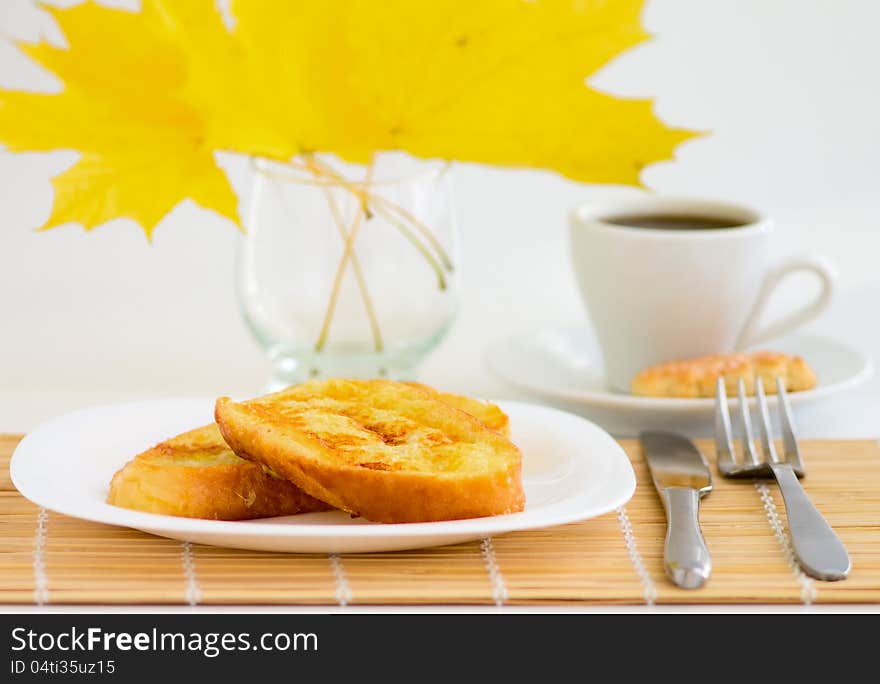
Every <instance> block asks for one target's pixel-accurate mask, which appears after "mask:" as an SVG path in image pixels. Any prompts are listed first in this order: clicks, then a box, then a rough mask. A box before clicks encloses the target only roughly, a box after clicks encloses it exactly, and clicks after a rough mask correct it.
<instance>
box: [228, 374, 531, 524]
mask: <svg viewBox="0 0 880 684" xmlns="http://www.w3.org/2000/svg"><path fill="white" fill-rule="evenodd" d="M215 418H216V420H217V424H218V425H219V426H220V430H221V432H222V433H223V437H224V438H225V440H226V442H227V443H228V444H229V445H230V447H232V449H233V450H234V451H235V452H236V453H237V454H238V455H240V456H241V457H242V458H246V459H248V460H252V461H255V462H258V463H262V464H263V465H266V466H268V467H269V468H271V469H272V470H273V471H274V472H277V473H278V474H280V475H282V476H283V477H286V478H287V479H289V480H290V481H291V482H293V483H295V484H296V485H297V486H299V487H301V488H302V489H303V491H305V492H307V493H308V494H310V495H312V496H314V497H315V498H318V499H321V500H322V501H326V502H327V503H329V504H331V505H333V506H334V507H336V508H341V509H342V510H345V511H348V512H349V513H351V514H353V515H360V516H363V517H364V518H367V519H368V520H372V521H376V522H390V523H400V522H425V521H433V520H451V519H457V518H473V517H482V516H487V515H498V514H503V513H512V512H515V511H520V510H522V508H523V506H524V505H525V495H524V493H523V489H522V483H521V469H522V457H521V455H520V452H519V450H518V449H517V448H516V447H515V446H514V445H513V444H512V443H511V442H510V441H509V440H508V439H507V438H506V437H504V436H503V435H501V434H500V433H498V432H496V431H495V430H492V429H490V428H488V427H486V425H484V424H483V423H482V422H481V421H480V420H478V419H477V418H475V417H474V416H472V415H471V414H469V413H467V412H465V411H462V410H461V409H458V408H455V407H454V406H451V405H450V404H448V403H446V402H444V401H442V400H440V399H439V398H438V397H437V395H436V392H432V391H430V390H429V389H424V388H421V387H414V386H412V385H409V384H406V383H401V382H394V381H391V380H323V381H312V382H308V383H305V384H303V385H298V386H295V387H290V388H288V389H286V390H283V391H281V392H277V393H275V394H270V395H268V396H265V397H261V398H259V399H254V400H251V401H246V402H241V403H238V402H234V401H232V400H231V399H228V398H226V397H222V398H220V399H218V400H217V406H216V411H215Z"/></svg>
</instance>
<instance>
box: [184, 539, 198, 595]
mask: <svg viewBox="0 0 880 684" xmlns="http://www.w3.org/2000/svg"><path fill="white" fill-rule="evenodd" d="M181 563H182V565H183V578H184V579H185V580H186V589H185V590H184V592H183V598H184V599H185V600H186V602H187V603H188V604H189V605H191V606H197V605H199V602H201V600H202V589H201V587H200V586H199V578H198V577H196V556H195V553H194V552H193V547H192V542H183V544H182V553H181Z"/></svg>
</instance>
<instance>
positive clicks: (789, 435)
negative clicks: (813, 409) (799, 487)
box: [776, 378, 805, 477]
mask: <svg viewBox="0 0 880 684" xmlns="http://www.w3.org/2000/svg"><path fill="white" fill-rule="evenodd" d="M776 394H777V395H778V397H779V424H780V426H781V428H782V443H783V446H784V447H785V460H786V462H787V463H790V464H791V466H792V467H793V468H794V470H795V472H796V473H797V474H798V475H800V476H801V477H803V475H804V472H805V471H804V463H803V461H801V450H800V448H799V447H798V443H797V439H796V438H795V436H794V418H793V417H792V415H791V405H790V404H789V403H788V392H786V391H785V382H784V381H783V379H782V378H776Z"/></svg>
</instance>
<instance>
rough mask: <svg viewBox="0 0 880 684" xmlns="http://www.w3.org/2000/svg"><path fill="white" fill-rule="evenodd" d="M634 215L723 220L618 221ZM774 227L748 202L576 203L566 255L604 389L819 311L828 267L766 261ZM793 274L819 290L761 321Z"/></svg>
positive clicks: (758, 337) (828, 286) (761, 336)
mask: <svg viewBox="0 0 880 684" xmlns="http://www.w3.org/2000/svg"><path fill="white" fill-rule="evenodd" d="M637 216H641V217H645V216H653V217H663V216H666V217H694V218H700V219H706V218H709V219H713V220H715V221H717V222H719V223H721V224H727V225H728V226H729V227H718V228H715V227H713V228H692V229H674V228H668V227H667V228H656V227H633V226H631V225H620V224H621V222H622V221H623V219H625V218H626V217H637ZM612 220H614V221H616V223H612V222H610V221H612ZM772 228H773V223H772V221H771V219H769V218H767V217H765V216H762V215H761V214H759V213H758V212H757V211H755V210H753V209H749V208H747V207H743V206H739V205H735V204H729V203H724V202H715V201H710V200H700V199H684V198H674V197H662V196H649V197H639V198H634V199H628V200H617V201H610V202H607V203H598V204H596V203H592V204H586V205H582V206H580V207H577V208H576V209H575V210H574V211H573V212H572V214H571V257H572V262H573V265H574V271H575V275H576V277H577V281H578V285H579V287H580V291H581V295H582V297H583V300H584V303H585V304H586V307H587V311H588V313H589V316H590V318H591V319H592V321H593V325H594V327H595V329H596V335H597V337H598V342H599V347H600V348H601V351H602V356H603V360H604V365H605V374H606V379H607V382H608V384H609V386H610V387H611V388H612V389H614V390H618V391H623V392H628V391H629V388H630V383H631V381H632V379H633V377H635V375H636V374H637V373H638V372H639V371H640V370H642V369H643V368H646V367H647V366H651V365H654V364H657V363H662V362H664V361H670V360H673V359H686V358H691V357H695V356H701V355H705V354H715V353H721V352H730V351H735V350H740V349H745V348H747V347H751V346H754V345H756V344H759V343H762V342H765V341H766V340H770V339H772V338H775V337H778V336H780V335H782V334H784V333H787V332H789V331H791V330H793V329H794V328H797V327H798V326H801V325H803V324H804V323H806V322H807V321H809V320H811V319H812V318H814V317H815V316H817V315H818V314H819V313H820V312H821V311H822V310H823V309H825V308H826V306H827V305H828V302H829V301H830V298H831V293H832V291H833V289H834V281H835V278H836V276H835V271H834V268H833V267H832V266H830V265H829V264H828V263H827V262H825V261H824V260H823V259H821V258H819V257H814V256H805V257H799V258H792V259H788V260H786V261H784V262H782V263H780V264H776V265H771V264H770V263H769V255H768V248H769V239H770V233H771V231H772ZM795 271H806V272H809V273H812V274H815V275H816V276H817V277H818V278H819V281H820V283H821V289H820V291H819V294H818V295H817V296H816V298H815V299H814V300H813V301H811V302H809V303H807V304H805V305H802V306H801V307H800V308H797V309H796V310H794V311H792V312H791V313H789V314H787V315H785V316H783V317H782V318H781V319H780V320H777V321H775V322H773V323H770V324H767V325H764V326H760V325H759V324H760V322H761V320H760V319H761V317H762V314H763V313H764V310H765V308H766V305H767V303H768V301H769V299H770V296H771V294H772V292H773V290H774V289H775V288H776V287H777V286H778V285H779V283H780V281H782V279H783V278H785V277H786V276H787V275H789V274H791V273H793V272H795Z"/></svg>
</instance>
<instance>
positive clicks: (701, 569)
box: [663, 487, 712, 589]
mask: <svg viewBox="0 0 880 684" xmlns="http://www.w3.org/2000/svg"><path fill="white" fill-rule="evenodd" d="M663 502H664V504H665V505H666V546H665V548H664V550H663V565H664V567H665V568H666V574H667V575H668V576H669V579H671V580H672V581H673V582H675V584H677V585H678V586H680V587H681V588H682V589H699V588H700V587H702V586H703V585H704V584H705V583H706V580H707V579H709V574H710V573H711V572H712V560H711V558H710V557H709V549H708V548H707V547H706V542H705V540H704V539H703V532H702V530H700V521H699V517H698V516H699V513H700V491H699V490H698V489H691V488H685V487H669V488H667V489H664V490H663Z"/></svg>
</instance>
